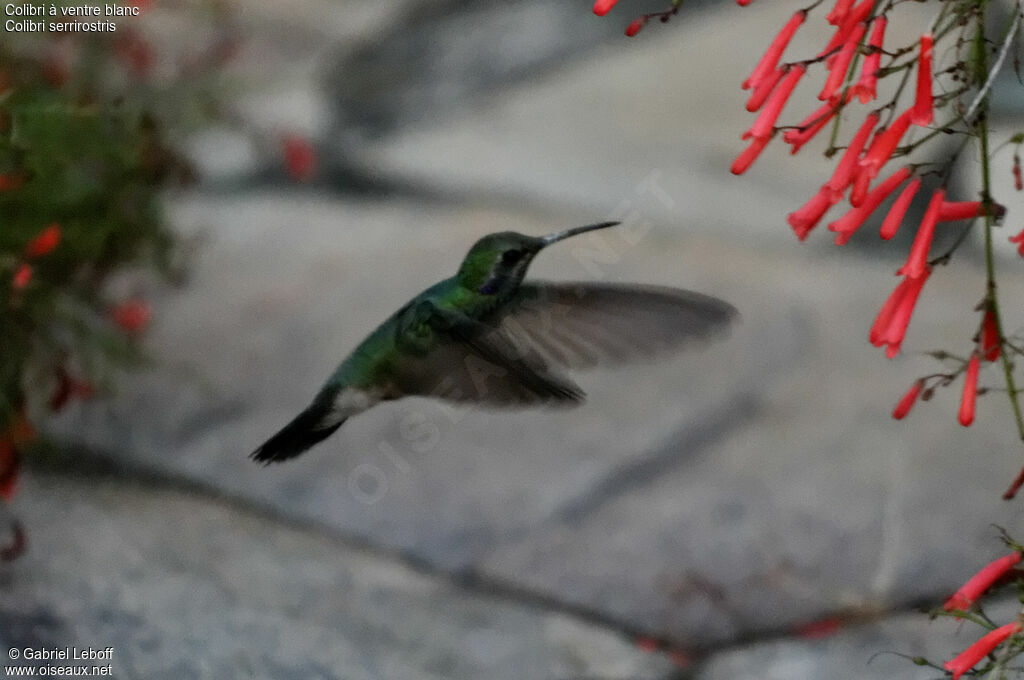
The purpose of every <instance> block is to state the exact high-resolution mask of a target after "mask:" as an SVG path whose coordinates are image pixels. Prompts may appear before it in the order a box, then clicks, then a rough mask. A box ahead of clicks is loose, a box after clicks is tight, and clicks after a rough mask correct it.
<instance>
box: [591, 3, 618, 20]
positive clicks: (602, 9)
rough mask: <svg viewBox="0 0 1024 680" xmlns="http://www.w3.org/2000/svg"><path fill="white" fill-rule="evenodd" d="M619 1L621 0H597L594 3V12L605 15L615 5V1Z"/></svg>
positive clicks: (601, 15) (600, 15)
mask: <svg viewBox="0 0 1024 680" xmlns="http://www.w3.org/2000/svg"><path fill="white" fill-rule="evenodd" d="M618 1H619V0H597V1H596V2H595V3H594V14H596V15H597V16H599V17H603V16H604V15H605V14H608V12H610V11H611V9H612V7H615V3H617V2H618Z"/></svg>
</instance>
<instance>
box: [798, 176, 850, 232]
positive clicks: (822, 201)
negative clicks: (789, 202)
mask: <svg viewBox="0 0 1024 680" xmlns="http://www.w3.org/2000/svg"><path fill="white" fill-rule="evenodd" d="M841 197H842V194H837V193H836V192H834V191H833V190H832V189H831V188H830V187H829V185H827V184H826V185H824V186H823V187H821V191H819V192H818V193H816V194H814V196H811V199H810V200H809V201H807V203H805V204H804V205H803V207H801V208H800V209H799V210H797V211H795V212H791V213H789V215H788V216H787V217H786V221H787V222H789V226H791V227H793V231H795V232H796V237H797V238H798V239H800V240H801V241H803V240H804V239H806V238H807V234H809V233H810V232H811V229H814V227H815V226H817V224H818V222H820V221H821V218H822V217H823V216H824V215H825V213H826V212H828V209H829V208H831V207H832V206H833V205H835V204H836V203H838V202H839V199H840V198H841Z"/></svg>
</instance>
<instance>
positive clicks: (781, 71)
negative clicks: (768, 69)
mask: <svg viewBox="0 0 1024 680" xmlns="http://www.w3.org/2000/svg"><path fill="white" fill-rule="evenodd" d="M784 75H786V69H785V68H777V69H775V70H774V71H772V73H771V75H769V76H766V77H765V78H763V79H762V80H761V82H759V83H758V84H757V86H756V87H754V91H753V92H751V93H750V99H748V100H747V111H750V112H751V113H753V112H754V111H757V110H758V109H760V108H761V107H762V106H764V102H765V100H766V99H768V95H770V94H771V93H772V90H774V89H775V86H776V85H778V84H779V81H780V80H782V76H784Z"/></svg>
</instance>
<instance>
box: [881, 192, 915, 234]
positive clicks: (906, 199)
mask: <svg viewBox="0 0 1024 680" xmlns="http://www.w3.org/2000/svg"><path fill="white" fill-rule="evenodd" d="M920 188H921V179H920V178H919V177H915V178H914V179H912V180H910V183H909V184H908V185H907V186H906V187H905V188H904V189H903V191H902V192H900V195H899V197H898V198H897V199H896V200H895V201H893V203H892V207H891V208H889V214H888V215H886V216H885V221H884V222H882V229H881V230H880V231H879V232H878V235H879V236H881V237H882V238H884V239H885V240H887V241H888V240H889V239H891V238H892V237H893V236H895V235H896V230H897V229H899V228H900V225H901V224H903V218H904V217H905V216H906V214H907V209H908V208H909V207H910V203H911V201H913V200H914V195H915V194H917V190H918V189H920Z"/></svg>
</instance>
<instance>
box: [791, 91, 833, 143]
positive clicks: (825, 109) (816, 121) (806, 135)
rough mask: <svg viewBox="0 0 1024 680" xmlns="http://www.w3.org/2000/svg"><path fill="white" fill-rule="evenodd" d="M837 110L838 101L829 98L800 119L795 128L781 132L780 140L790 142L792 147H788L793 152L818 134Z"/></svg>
mask: <svg viewBox="0 0 1024 680" xmlns="http://www.w3.org/2000/svg"><path fill="white" fill-rule="evenodd" d="M838 112H839V102H838V101H834V100H831V99H830V100H829V101H827V102H825V103H824V104H822V105H821V106H819V107H818V108H817V109H815V110H814V112H813V113H811V115H809V116H807V117H806V118H804V119H803V120H802V121H800V124H799V125H798V126H797V129H794V130H786V131H785V132H784V133H782V141H784V142H786V144H792V145H793V148H792V149H790V151H789V153H790V154H795V153H796V152H797V151H799V150H800V147H802V146H803V145H804V144H806V143H807V142H809V141H811V139H812V138H813V137H814V136H815V135H816V134H818V132H819V131H820V130H821V128H823V127H825V126H826V125H828V122H829V121H830V120H832V117H833V116H835V115H836V113H838Z"/></svg>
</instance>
